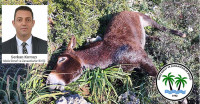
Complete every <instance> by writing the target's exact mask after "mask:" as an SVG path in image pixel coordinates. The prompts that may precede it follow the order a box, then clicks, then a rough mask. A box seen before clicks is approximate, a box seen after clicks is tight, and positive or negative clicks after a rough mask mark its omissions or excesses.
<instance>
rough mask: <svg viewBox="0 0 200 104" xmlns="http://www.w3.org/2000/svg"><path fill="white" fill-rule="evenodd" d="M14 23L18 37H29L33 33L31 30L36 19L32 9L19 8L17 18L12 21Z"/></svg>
mask: <svg viewBox="0 0 200 104" xmlns="http://www.w3.org/2000/svg"><path fill="white" fill-rule="evenodd" d="M12 23H13V26H14V27H15V29H16V34H17V36H18V37H27V36H30V35H31V30H32V27H33V26H34V24H35V21H34V20H33V18H32V15H31V12H30V11H26V10H19V11H17V12H16V16H15V20H14V21H12Z"/></svg>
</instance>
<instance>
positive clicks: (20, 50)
mask: <svg viewBox="0 0 200 104" xmlns="http://www.w3.org/2000/svg"><path fill="white" fill-rule="evenodd" d="M16 40H17V52H18V54H23V46H22V43H23V41H21V40H20V39H19V38H18V37H17V36H16ZM26 43H27V45H26V49H27V51H28V54H32V35H31V37H30V38H29V39H28V40H27V41H26Z"/></svg>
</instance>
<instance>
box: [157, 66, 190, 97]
mask: <svg viewBox="0 0 200 104" xmlns="http://www.w3.org/2000/svg"><path fill="white" fill-rule="evenodd" d="M156 84H157V88H158V90H159V92H160V93H161V95H162V96H164V97H165V98H167V99H169V100H173V101H177V100H180V99H183V98H185V97H187V96H188V95H189V94H190V92H191V90H192V87H193V76H192V74H191V72H190V70H189V69H188V68H187V67H185V66H184V65H182V64H178V63H173V64H168V65H166V66H164V67H163V68H162V69H161V70H160V72H159V74H158V76H157V80H156Z"/></svg>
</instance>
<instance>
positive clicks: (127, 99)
mask: <svg viewBox="0 0 200 104" xmlns="http://www.w3.org/2000/svg"><path fill="white" fill-rule="evenodd" d="M118 102H119V103H122V104H140V99H138V98H136V96H135V94H134V93H133V92H131V91H127V92H125V93H124V94H121V95H120V96H119V98H118Z"/></svg>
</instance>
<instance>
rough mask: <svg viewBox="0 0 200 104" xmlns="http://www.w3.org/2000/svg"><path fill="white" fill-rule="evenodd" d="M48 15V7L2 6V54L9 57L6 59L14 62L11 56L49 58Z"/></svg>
mask: <svg viewBox="0 0 200 104" xmlns="http://www.w3.org/2000/svg"><path fill="white" fill-rule="evenodd" d="M47 15H48V11H47V5H3V6H2V54H3V55H4V54H5V55H8V56H6V57H5V58H6V59H9V57H10V58H11V60H12V57H11V56H13V55H16V54H17V56H19V55H20V56H23V57H24V56H27V55H28V56H30V57H31V56H33V57H35V56H37V55H38V54H44V55H45V57H46V56H47ZM12 54H13V55H12ZM3 55H2V62H3V63H4V61H3V60H4V56H5V55H4V56H3ZM40 56H41V55H40ZM16 59H19V58H16ZM20 59H23V60H24V58H20ZM29 59H30V60H31V59H32V58H29ZM37 59H38V58H34V60H37ZM11 60H10V61H11ZM45 60H46V59H45ZM23 63H24V62H23ZM29 63H31V62H29ZM34 63H37V62H35V61H34Z"/></svg>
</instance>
